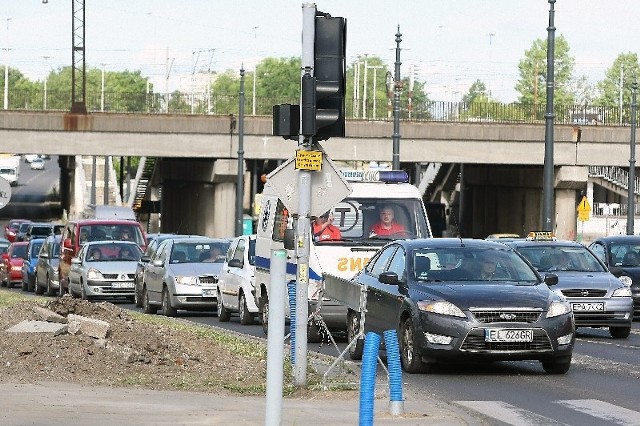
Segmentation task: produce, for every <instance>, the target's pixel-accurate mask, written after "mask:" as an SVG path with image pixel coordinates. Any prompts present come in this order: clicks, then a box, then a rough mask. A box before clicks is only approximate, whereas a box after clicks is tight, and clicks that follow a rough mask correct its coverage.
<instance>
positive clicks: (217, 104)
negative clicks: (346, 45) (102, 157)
mask: <svg viewBox="0 0 640 426" xmlns="http://www.w3.org/2000/svg"><path fill="white" fill-rule="evenodd" d="M3 98H4V93H1V92H0V103H3V102H4V99H3ZM8 100H9V102H8V108H9V109H11V110H29V111H40V110H51V111H68V110H69V109H70V106H71V93H70V92H67V91H48V92H44V91H42V90H35V91H33V90H13V91H10V92H9V94H8ZM253 102H254V99H253V97H252V96H245V109H244V111H245V115H252V114H254V111H255V114H256V115H264V116H268V115H271V110H272V107H273V105H277V104H284V103H289V104H298V103H299V99H298V98H297V97H278V98H276V97H256V99H255V108H254V105H253ZM85 104H86V107H87V111H89V112H101V111H104V112H113V113H142V114H197V115H203V114H215V115H229V114H234V115H237V114H238V110H239V95H237V94H233V95H226V94H211V95H209V94H207V93H206V92H200V93H180V92H174V93H130V92H104V94H103V93H100V92H87V93H86V98H85ZM554 109H555V111H554V113H555V118H554V122H555V123H556V124H570V125H580V126H586V125H597V126H625V125H629V123H630V117H631V108H630V106H629V105H626V106H623V108H622V109H620V107H619V106H617V105H616V106H598V105H588V104H587V105H558V104H556V105H555V108H554ZM545 112H546V105H545V104H544V103H541V104H521V103H508V104H507V103H500V102H472V103H466V102H443V101H426V102H423V103H415V102H410V101H409V99H407V98H402V99H401V101H400V118H401V119H402V120H412V121H444V122H480V123H527V124H542V123H544V121H545V118H544V115H545ZM345 113H346V114H345V115H346V118H347V119H353V120H368V121H391V120H393V111H392V108H391V104H390V103H389V102H388V100H387V99H367V100H366V102H365V103H364V105H363V102H362V99H357V98H348V99H346V100H345Z"/></svg>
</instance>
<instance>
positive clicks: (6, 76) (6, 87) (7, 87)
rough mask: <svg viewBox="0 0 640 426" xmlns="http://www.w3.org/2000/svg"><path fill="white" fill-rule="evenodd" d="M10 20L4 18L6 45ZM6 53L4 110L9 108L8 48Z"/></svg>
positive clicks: (7, 47)
mask: <svg viewBox="0 0 640 426" xmlns="http://www.w3.org/2000/svg"><path fill="white" fill-rule="evenodd" d="M10 20H11V18H6V21H7V43H8V42H9V21H10ZM5 51H6V52H7V54H6V56H5V62H4V109H8V108H9V46H8V45H7V46H6V47H5Z"/></svg>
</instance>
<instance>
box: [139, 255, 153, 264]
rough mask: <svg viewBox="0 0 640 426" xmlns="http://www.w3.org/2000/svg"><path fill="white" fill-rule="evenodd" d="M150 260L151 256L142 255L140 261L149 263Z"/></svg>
mask: <svg viewBox="0 0 640 426" xmlns="http://www.w3.org/2000/svg"><path fill="white" fill-rule="evenodd" d="M150 260H151V257H149V256H142V257H141V258H140V262H142V263H149V261H150Z"/></svg>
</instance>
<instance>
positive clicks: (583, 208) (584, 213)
mask: <svg viewBox="0 0 640 426" xmlns="http://www.w3.org/2000/svg"><path fill="white" fill-rule="evenodd" d="M576 210H577V211H578V220H579V221H580V222H585V221H587V220H589V218H590V216H591V205H589V200H587V197H582V200H580V204H578V208H577V209H576Z"/></svg>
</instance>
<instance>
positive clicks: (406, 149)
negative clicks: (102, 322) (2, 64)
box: [0, 111, 630, 238]
mask: <svg viewBox="0 0 640 426" xmlns="http://www.w3.org/2000/svg"><path fill="white" fill-rule="evenodd" d="M232 120H235V118H233V117H230V116H193V115H145V114H110V113H92V114H89V115H76V114H70V113H64V112H42V111H37V112H36V111H0V141H1V142H0V146H1V148H0V151H1V152H3V153H30V154H51V155H59V156H61V157H60V165H61V176H60V189H61V193H62V194H61V195H62V201H63V207H64V208H66V209H67V210H68V211H69V212H70V213H71V214H73V213H74V212H75V211H76V210H77V206H75V205H74V200H76V199H77V197H76V196H75V195H74V194H75V192H76V191H79V190H83V189H79V188H76V187H75V186H76V182H77V179H76V178H75V176H74V174H75V173H76V170H77V169H76V159H77V158H78V157H77V156H82V155H84V156H124V157H127V156H146V157H155V158H158V159H159V161H158V162H157V163H156V170H155V171H154V175H153V181H152V185H151V186H152V187H154V188H155V193H156V194H157V193H158V192H161V203H160V206H161V211H160V213H161V214H162V224H161V229H160V230H161V231H162V232H190V233H200V234H206V235H212V236H229V235H233V233H234V222H235V220H234V219H235V212H234V209H233V207H232V206H235V186H236V180H237V164H238V161H237V158H238V141H239V136H238V133H237V127H236V126H232ZM234 127H235V129H234ZM243 127H244V132H243V133H244V134H243V148H244V159H245V176H246V177H245V197H244V198H245V200H244V205H245V211H249V209H250V207H251V200H252V199H253V198H252V197H253V195H255V193H257V192H260V190H261V183H260V182H259V179H258V176H260V175H261V174H262V173H268V172H269V171H271V170H272V169H273V168H274V167H275V165H276V164H277V163H278V162H279V161H281V160H284V159H287V158H290V157H292V156H293V155H294V152H295V149H296V148H297V143H296V142H295V141H291V140H285V139H283V138H282V137H278V136H272V135H271V133H272V129H271V118H270V117H265V116H247V117H245V121H244V126H243ZM392 133H393V123H392V122H389V121H357V120H350V121H348V122H347V125H346V137H345V138H331V139H330V140H328V141H324V142H322V146H323V148H324V150H325V151H326V152H327V154H328V155H329V157H330V158H332V159H333V160H334V161H337V162H347V163H350V164H349V167H356V166H362V165H366V164H368V163H369V162H370V161H378V162H380V161H383V162H390V161H391V158H392V141H391V135H392ZM400 133H401V141H400V162H401V166H402V168H404V169H407V170H408V171H410V173H411V175H412V176H413V182H414V183H415V184H416V185H418V184H420V179H422V177H423V176H424V174H423V173H422V171H424V167H425V166H426V165H428V164H442V165H446V167H450V168H451V170H452V171H453V177H452V176H449V177H448V180H449V184H446V183H443V182H434V183H433V185H431V188H430V190H428V191H427V196H428V197H430V199H431V200H435V201H439V200H441V199H443V198H444V197H445V196H446V197H448V198H449V200H447V202H446V204H449V205H450V206H451V208H452V210H451V211H452V212H455V213H456V217H458V220H457V226H458V228H459V231H460V234H461V235H463V236H465V237H477V238H481V237H485V236H486V235H487V234H489V233H494V232H518V233H521V234H522V233H523V232H525V231H527V230H533V229H540V228H541V205H542V180H543V179H542V171H543V162H544V150H545V143H544V138H545V135H544V124H543V123H541V124H539V125H536V124H499V123H449V122H416V121H412V122H407V121H402V122H401V127H400ZM554 139H555V143H554V166H555V183H554V187H555V191H554V192H555V212H556V226H557V231H558V236H559V237H561V238H574V237H575V235H576V206H577V203H578V201H579V200H580V198H581V196H582V195H583V194H587V193H588V194H589V197H590V199H593V198H594V197H598V196H599V195H598V193H597V191H598V189H595V191H596V192H595V194H594V192H593V191H594V189H593V185H589V183H588V182H589V176H588V167H589V166H595V165H603V166H619V167H628V165H629V145H630V142H629V141H630V129H629V127H604V126H582V127H581V128H578V127H575V126H559V125H556V126H555V128H554ZM453 165H455V167H453ZM446 167H445V168H443V170H444V169H446ZM441 180H443V181H444V180H445V178H444V177H442V178H441ZM438 184H439V185H440V186H439V187H438ZM452 185H454V186H456V189H455V191H454V192H456V193H457V194H458V195H457V198H456V199H455V200H454V199H453V198H452V197H451V196H450V194H445V192H446V191H447V190H451V186H452ZM153 192H154V191H151V193H153ZM156 196H157V195H156ZM606 197H609V196H606ZM427 201H428V200H427ZM605 201H609V200H605ZM186 223H189V224H190V226H189V229H186V225H185V224H186Z"/></svg>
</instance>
